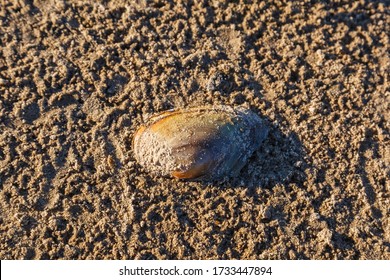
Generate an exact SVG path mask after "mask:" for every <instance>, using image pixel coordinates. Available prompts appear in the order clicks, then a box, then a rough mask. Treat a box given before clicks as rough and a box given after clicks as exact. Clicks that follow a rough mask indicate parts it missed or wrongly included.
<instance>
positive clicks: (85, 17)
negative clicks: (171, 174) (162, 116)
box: [0, 0, 390, 259]
mask: <svg viewBox="0 0 390 280" xmlns="http://www.w3.org/2000/svg"><path fill="white" fill-rule="evenodd" d="M231 2H232V3H227V2H226V3H223V2H221V1H207V0H204V1H169V0H167V1H163V0H161V1H148V0H145V1H142V0H139V1H98V0H94V1H54V0H52V1H43V0H42V1H31V0H30V1H29V0H25V1H23V0H19V1H16V0H15V1H12V0H3V1H2V3H1V5H0V40H1V41H0V258H1V259H390V218H389V217H390V203H389V187H390V180H389V177H390V136H389V112H390V108H389V105H390V102H389V101H390V93H389V62H390V60H389V45H390V43H389V34H390V28H389V24H390V15H389V13H390V11H389V6H388V5H387V4H386V1H368V0H367V1H332V3H329V2H330V1H299V2H298V1H297V2H295V3H293V2H292V1H272V2H268V1H264V2H260V1H231ZM221 104H222V105H228V106H242V107H245V108H250V109H251V110H252V111H253V112H255V113H256V114H258V115H259V116H261V117H262V118H263V119H264V120H265V121H266V122H267V123H268V125H269V128H270V132H269V136H268V138H267V139H266V140H265V141H264V142H263V144H262V146H261V147H260V148H259V149H258V150H257V151H256V152H255V153H254V154H253V156H252V157H251V158H250V159H249V162H248V164H247V165H246V166H245V167H244V168H243V169H242V171H241V172H240V175H239V176H238V177H235V178H231V179H228V180H221V181H218V182H209V183H205V182H192V181H179V180H176V179H172V178H165V177H156V176H153V175H152V174H149V173H148V172H147V171H146V170H144V169H143V167H142V166H140V165H139V164H138V163H137V161H136V160H135V157H134V153H133V151H132V146H131V141H132V135H133V133H134V132H135V131H136V129H137V128H138V127H139V125H141V124H142V123H144V121H145V120H146V119H147V118H148V117H149V116H150V115H152V114H154V113H157V112H161V111H164V110H168V109H176V108H187V107H194V106H209V105H221Z"/></svg>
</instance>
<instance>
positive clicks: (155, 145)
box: [133, 106, 268, 180]
mask: <svg viewBox="0 0 390 280" xmlns="http://www.w3.org/2000/svg"><path fill="white" fill-rule="evenodd" d="M267 134H268V128H267V126H266V125H265V123H264V121H263V120H262V119H260V117H259V116H257V115H256V114H254V113H253V112H251V111H249V110H247V109H244V108H232V107H228V106H216V107H215V106H214V107H197V108H190V109H179V110H173V111H166V112H163V113H160V114H158V115H156V116H153V117H152V118H151V119H150V120H149V121H148V122H147V123H146V124H144V125H142V126H141V127H140V128H139V129H138V130H137V132H136V133H135V135H134V138H133V150H134V153H135V157H136V159H137V161H138V163H139V164H141V165H142V166H144V167H145V168H146V169H147V170H149V171H151V172H153V173H156V174H158V175H161V176H165V175H170V176H173V177H176V178H180V179H202V180H217V179H221V178H223V177H227V176H229V177H230V176H234V175H237V174H238V173H239V171H240V170H241V169H242V167H243V166H244V165H245V164H246V162H247V160H248V158H249V157H250V156H251V155H252V154H253V152H254V151H255V150H257V149H258V148H259V146H260V144H261V142H262V141H263V140H264V139H265V138H266V136H267Z"/></svg>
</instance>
